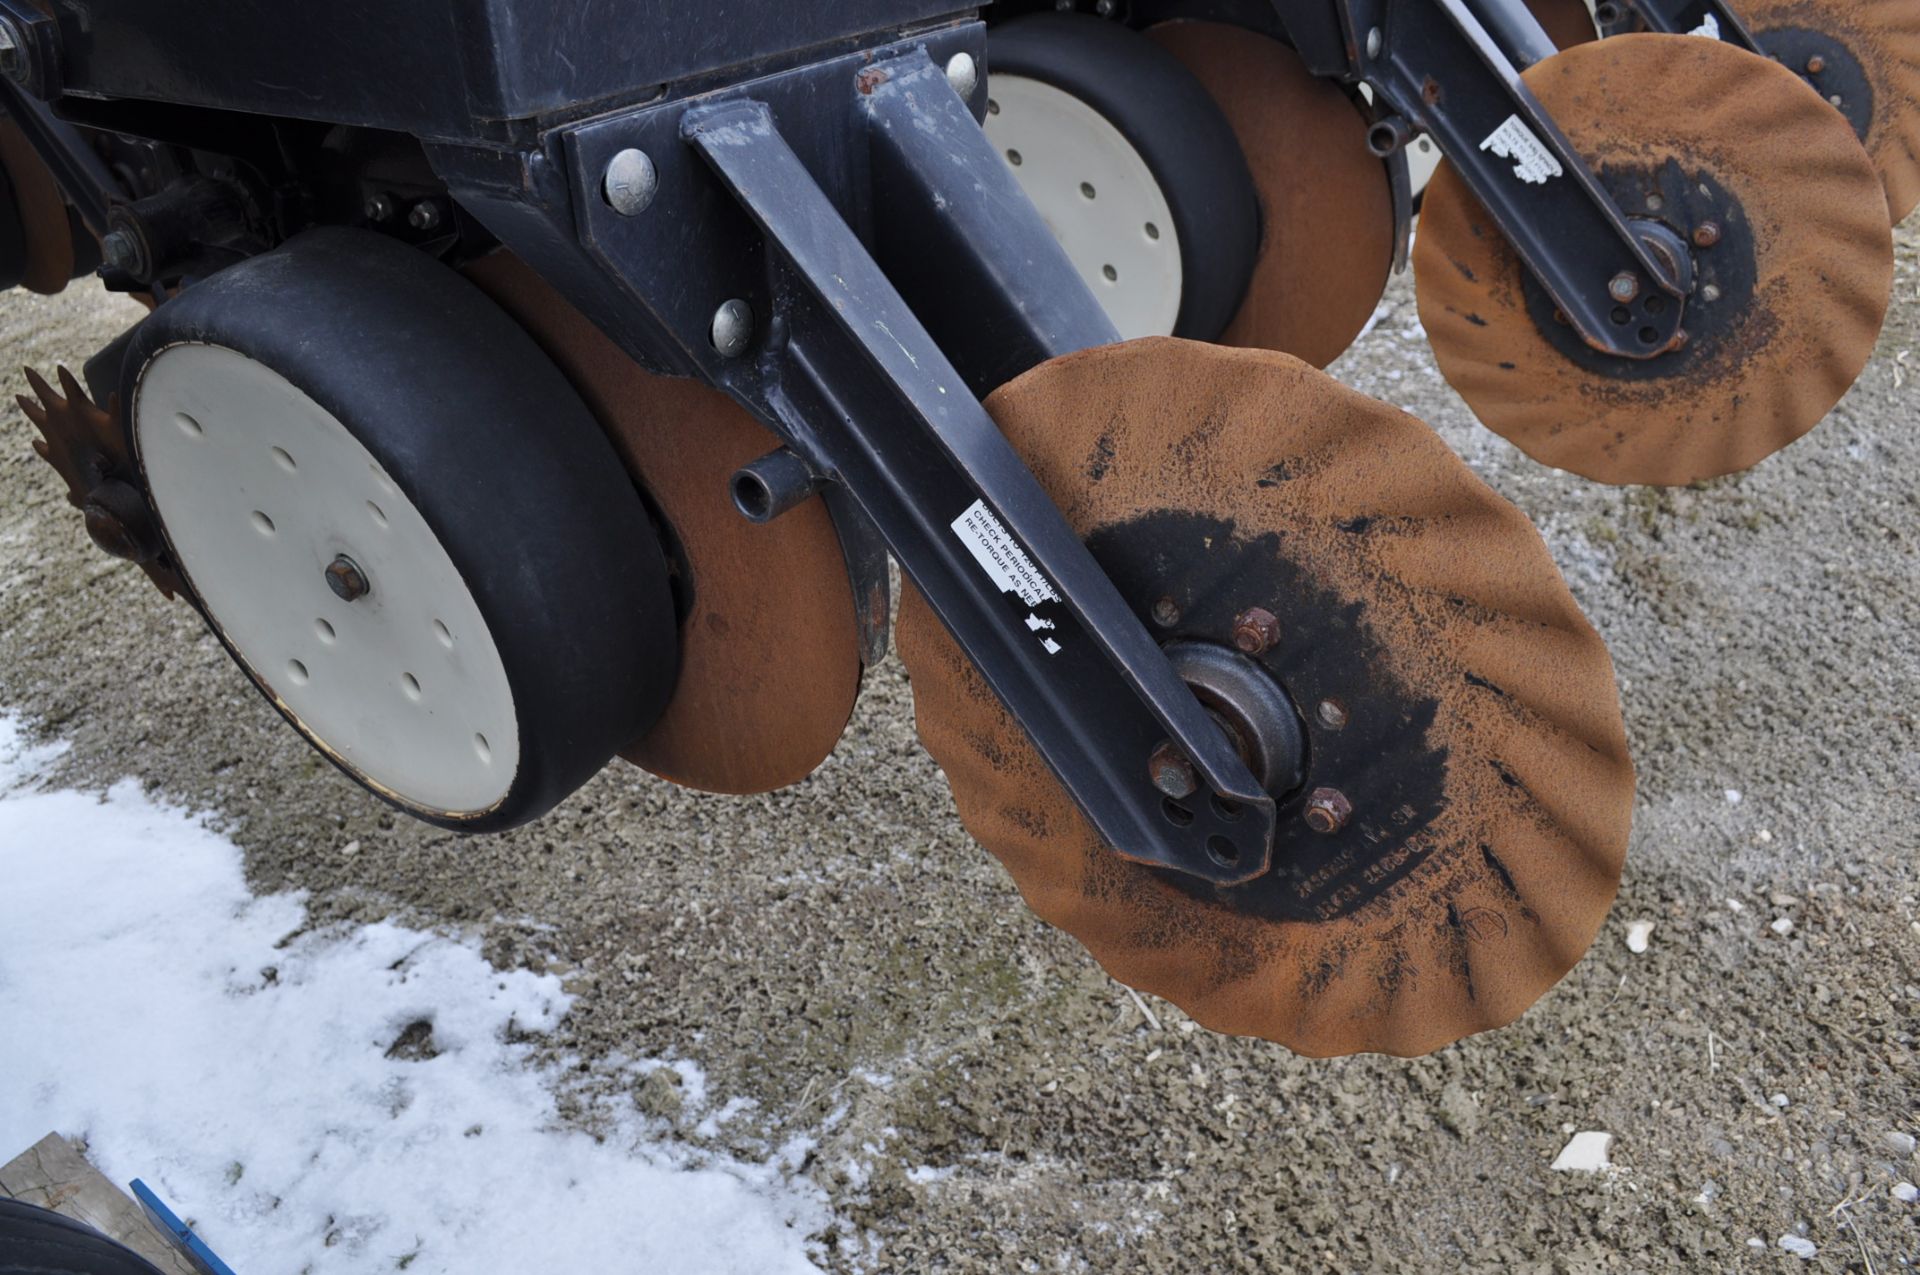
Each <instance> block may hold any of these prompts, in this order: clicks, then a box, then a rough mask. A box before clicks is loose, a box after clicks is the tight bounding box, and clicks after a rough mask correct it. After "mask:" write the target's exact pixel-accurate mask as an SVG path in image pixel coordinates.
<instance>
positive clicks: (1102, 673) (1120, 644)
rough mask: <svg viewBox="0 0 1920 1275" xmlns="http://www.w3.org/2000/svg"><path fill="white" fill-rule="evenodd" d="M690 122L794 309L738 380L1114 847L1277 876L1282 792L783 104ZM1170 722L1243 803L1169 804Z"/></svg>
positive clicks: (1198, 866)
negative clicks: (1263, 775)
mask: <svg viewBox="0 0 1920 1275" xmlns="http://www.w3.org/2000/svg"><path fill="white" fill-rule="evenodd" d="M683 135H684V136H685V137H686V139H687V141H688V142H689V143H690V144H691V145H693V146H694V147H695V148H696V149H697V150H698V151H699V152H700V153H701V154H702V155H703V156H704V157H705V158H706V160H707V162H708V163H709V164H710V165H712V167H713V170H714V172H715V173H717V174H718V175H719V177H720V180H721V181H722V182H723V183H724V184H725V185H726V187H727V188H728V189H729V190H730V191H731V192H732V193H733V195H734V197H735V198H736V199H738V200H739V202H740V205H741V207H743V208H744V209H745V210H746V211H747V213H748V214H749V215H750V216H751V217H752V218H753V220H754V222H755V224H756V225H757V226H758V227H759V228H760V230H761V231H762V233H763V234H764V235H765V238H766V243H767V246H768V249H769V252H770V253H771V254H772V255H773V257H774V258H775V261H774V266H775V277H776V290H777V296H778V302H779V307H780V313H781V314H782V315H784V316H785V317H786V318H787V320H788V321H787V322H786V323H785V324H784V325H783V327H782V330H781V332H780V334H779V335H777V336H775V337H773V338H772V339H770V341H769V343H768V348H767V349H766V350H764V351H763V353H762V355H761V358H760V366H759V367H758V368H757V369H756V370H755V373H754V375H755V376H757V377H758V378H760V379H761V382H762V385H761V388H760V389H759V390H758V392H756V391H755V389H754V388H753V387H750V386H747V385H744V384H741V385H737V388H736V392H745V393H747V394H748V395H750V396H753V397H759V398H761V399H762V401H764V402H765V404H766V407H767V408H768V410H769V412H770V414H771V415H772V417H773V418H774V420H775V421H776V423H777V424H779V425H780V426H781V427H782V428H783V429H784V430H785V431H786V432H788V433H789V435H790V438H791V443H792V445H793V446H794V447H795V448H796V450H798V451H799V452H800V453H801V455H803V456H805V457H806V458H807V459H808V461H809V463H811V464H813V465H814V466H815V467H816V468H818V469H819V470H821V471H822V472H824V473H827V474H830V475H832V476H833V477H835V478H837V479H838V480H840V481H842V482H844V483H845V484H846V485H847V488H848V490H849V491H850V492H852V493H853V494H854V496H855V498H856V499H857V500H858V501H859V502H860V503H861V505H862V506H863V507H864V509H865V510H866V512H867V514H868V516H869V517H870V518H871V519H872V520H873V522H874V525H875V526H877V527H878V528H879V529H880V532H881V534H882V535H883V536H884V537H885V538H886V540H887V542H888V544H889V545H890V546H891V548H892V550H893V552H894V555H895V556H896V557H897V558H898V559H899V560H900V562H901V564H902V567H903V568H904V569H905V570H906V572H907V573H908V574H909V575H910V576H911V577H912V578H913V580H914V583H915V585H916V586H917V587H918V588H919V589H920V590H921V592H922V593H923V594H924V595H925V596H926V598H927V600H928V601H929V603H931V605H932V606H933V608H934V610H935V611H936V612H937V613H938V614H939V615H940V617H941V618H942V620H943V621H945V623H946V624H947V626H948V628H949V629H950V630H952V631H953V633H954V634H955V636H956V637H957V638H958V640H959V641H960V643H961V645H962V646H963V648H964V649H965V650H966V651H967V653H968V655H969V656H970V657H971V658H972V659H973V660H974V662H975V664H976V665H977V666H978V667H979V668H980V669H981V671H982V672H983V674H984V675H985V676H986V678H987V680H988V682H989V683H990V684H991V685H992V686H993V687H994V689H995V690H996V691H997V692H998V693H999V694H1000V696H1001V698H1002V699H1003V700H1004V701H1006V702H1007V703H1009V704H1012V705H1017V706H1018V707H1017V712H1018V715H1019V717H1020V721H1021V724H1022V726H1024V727H1025V728H1026V730H1027V732H1028V734H1029V735H1030V736H1031V737H1032V738H1033V740H1034V742H1035V744H1036V745H1037V746H1038V748H1039V750H1040V752H1041V754H1042V755H1043V756H1044V757H1045V758H1046V759H1047V762H1048V764H1049V765H1051V766H1052V767H1053V769H1054V771H1055V773H1056V774H1058V775H1059V777H1060V779H1061V781H1062V782H1063V783H1064V784H1065V785H1066V787H1067V789H1068V791H1069V792H1070V793H1072V794H1073V796H1074V798H1075V800H1076V801H1077V802H1078V803H1079V805H1080V807H1081V808H1082V809H1083V810H1084V811H1085V812H1086V813H1087V815H1088V817H1089V818H1090V819H1091V820H1092V822H1093V824H1094V826H1095V827H1096V828H1097V829H1098V830H1099V832H1100V833H1101V835H1102V836H1103V837H1104V838H1105V839H1106V840H1107V841H1108V842H1109V843H1110V844H1111V845H1113V846H1115V847H1117V848H1121V850H1122V852H1123V853H1125V854H1127V855H1128V856H1129V857H1132V858H1136V859H1139V860H1141V861H1143V862H1149V863H1153V864H1157V865H1160V866H1164V867H1168V868H1174V869H1177V870H1179V871H1183V872H1188V873H1192V874H1194V875H1197V876H1201V877H1204V878H1206V879H1208V880H1211V881H1215V882H1218V883H1221V884H1233V883H1237V882H1240V881H1244V880H1247V879H1250V878H1251V877H1253V876H1257V875H1259V874H1260V873H1262V872H1264V871H1265V870H1266V869H1267V866H1268V863H1269V859H1270V855H1271V846H1272V838H1273V828H1274V820H1275V809H1274V801H1273V798H1272V797H1270V796H1269V795H1268V794H1267V793H1266V792H1265V791H1264V790H1262V789H1261V787H1260V785H1259V784H1258V783H1257V782H1256V781H1255V779H1254V777H1253V776H1252V774H1251V773H1249V772H1248V770H1247V768H1246V765H1245V764H1244V763H1243V762H1242V761H1241V760H1240V758H1239V756H1238V755H1237V754H1236V753H1235V752H1234V751H1233V749H1232V748H1231V747H1230V745H1229V744H1228V742H1227V739H1226V737H1225V735H1224V734H1222V732H1221V731H1220V729H1219V728H1218V727H1217V726H1216V725H1215V724H1214V722H1213V721H1212V720H1211V718H1209V717H1208V715H1207V713H1206V712H1205V710H1204V709H1202V708H1201V706H1200V704H1199V701H1198V700H1196V699H1195V698H1194V696H1193V694H1192V692H1191V691H1189V690H1188V689H1187V687H1186V686H1185V684H1184V683H1182V682H1181V681H1180V680H1179V678H1178V676H1177V675H1176V674H1175V673H1174V671H1173V668H1172V666H1171V665H1170V664H1169V663H1168V662H1167V659H1166V657H1165V656H1164V655H1162V654H1161V652H1160V650H1159V648H1158V647H1157V646H1156V645H1155V644H1154V642H1153V640H1152V639H1151V638H1150V637H1149V636H1148V634H1147V632H1146V629H1145V627H1144V626H1143V625H1142V624H1141V622H1140V620H1139V619H1138V617H1136V616H1135V615H1134V613H1133V611H1132V610H1131V609H1130V608H1129V607H1128V605H1127V603H1126V601H1125V600H1124V599H1123V598H1122V597H1121V596H1120V594H1119V592H1118V590H1116V589H1115V588H1114V586H1113V584H1112V582H1111V581H1110V580H1108V579H1107V576H1106V574H1105V573H1104V572H1103V571H1102V570H1101V569H1100V567H1099V565H1098V564H1097V563H1095V562H1094V560H1093V558H1092V556H1091V555H1090V554H1088V552H1087V550H1086V548H1085V546H1083V545H1082V544H1081V543H1080V541H1079V539H1078V537H1076V536H1075V535H1074V533H1073V531H1072V529H1071V528H1069V527H1068V526H1067V524H1066V522H1065V520H1064V519H1063V518H1061V516H1060V513H1059V511H1058V510H1057V509H1056V508H1055V507H1054V505H1053V503H1052V502H1051V501H1050V500H1049V499H1048V498H1047V495H1046V493H1045V492H1044V491H1043V490H1042V489H1041V487H1040V485H1039V483H1038V482H1037V481H1036V480H1035V479H1034V477H1033V475H1032V474H1031V473H1030V472H1029V471H1028V470H1027V468H1026V466H1025V465H1024V464H1023V463H1022V462H1021V460H1020V458H1019V457H1018V456H1017V455H1016V454H1015V453H1014V451H1013V449H1012V447H1011V446H1010V445H1009V444H1008V443H1007V442H1006V440H1005V439H1004V438H1003V437H1002V436H1001V434H1000V432H999V431H998V429H996V428H995V426H994V424H993V420H992V418H991V417H989V416H988V415H987V413H986V409H985V408H984V407H982V406H981V404H980V402H979V400H978V399H976V398H975V397H974V394H973V393H972V391H971V390H970V389H969V387H968V385H967V382H966V381H965V379H963V378H962V377H961V375H960V374H959V372H958V371H957V370H955V368H954V367H953V365H952V363H951V362H950V361H949V360H948V359H947V357H946V356H945V354H944V353H943V352H942V351H941V349H940V348H939V346H938V345H936V344H935V343H934V341H933V339H932V338H931V337H930V336H929V335H928V333H927V331H926V329H925V327H923V326H922V324H921V323H920V321H919V319H918V318H917V317H916V316H915V315H914V313H913V311H912V310H911V309H909V308H908V306H907V305H906V303H905V301H904V300H902V299H901V297H900V295H899V294H898V293H897V292H896V291H895V290H894V288H893V286H892V284H891V283H890V282H889V281H888V280H887V278H886V276H885V275H884V274H882V273H881V271H880V269H879V267H878V266H877V265H876V264H875V263H874V261H873V258H872V257H871V256H870V255H869V254H868V252H867V250H866V248H865V246H864V245H863V244H862V243H861V242H860V240H859V239H858V237H856V236H855V235H854V233H853V231H852V230H851V229H850V228H849V227H848V226H847V224H846V222H845V221H844V220H842V218H841V217H840V215H839V214H838V212H837V211H836V210H835V208H834V206H833V204H832V202H831V201H830V200H829V199H828V198H827V196H826V195H825V193H824V192H822V191H821V189H820V188H819V186H818V185H817V184H816V183H815V182H814V180H813V177H812V175H811V174H810V173H809V172H808V170H807V168H806V166H805V165H804V164H802V163H801V162H800V159H799V157H798V156H797V155H795V154H794V152H793V150H792V149H791V148H790V147H789V146H788V145H787V143H786V141H785V140H784V139H783V138H782V137H781V134H780V131H779V129H778V128H777V127H776V126H775V123H774V120H773V117H772V114H771V112H770V111H769V110H768V109H767V107H766V106H765V105H764V104H762V103H759V102H755V101H735V102H729V103H726V104H724V105H719V106H713V107H707V108H698V109H695V110H692V111H689V112H688V113H687V115H686V118H685V121H684V123H683ZM979 229H980V230H981V231H982V232H986V231H987V229H988V228H987V227H985V226H982V227H980V228H979ZM728 379H729V380H734V379H735V378H728ZM1167 739H1172V740H1173V741H1174V743H1175V745H1176V746H1177V747H1179V748H1181V749H1182V750H1183V751H1184V752H1185V753H1186V754H1187V755H1188V756H1189V757H1190V758H1192V759H1193V761H1194V763H1195V765H1196V767H1197V768H1198V769H1199V770H1200V772H1201V773H1202V775H1203V776H1204V777H1205V779H1206V781H1207V783H1208V785H1209V786H1210V788H1211V789H1212V791H1213V792H1214V793H1215V794H1216V795H1217V796H1218V797H1219V798H1221V799H1222V800H1223V801H1226V802H1230V803H1233V805H1231V806H1229V807H1228V808H1227V809H1228V810H1229V811H1231V812H1233V813H1231V814H1229V813H1222V812H1221V811H1220V810H1218V809H1216V808H1214V806H1213V805H1211V804H1210V803H1195V804H1196V805H1199V806H1200V811H1201V813H1200V814H1199V815H1198V817H1196V818H1195V819H1194V820H1193V822H1192V823H1191V824H1189V825H1187V826H1185V827H1182V826H1180V825H1179V824H1177V823H1175V822H1174V821H1173V820H1171V819H1169V818H1168V817H1167V816H1166V814H1165V813H1164V810H1163V805H1162V801H1163V799H1162V796H1161V794H1160V793H1159V791H1158V790H1157V789H1155V788H1154V786H1153V784H1152V783H1151V781H1150V779H1149V775H1148V768H1147V761H1148V758H1149V756H1150V755H1151V753H1152V751H1153V749H1154V748H1155V747H1156V746H1157V745H1158V744H1159V743H1160V742H1161V741H1163V740H1167ZM1236 808H1237V809H1236Z"/></svg>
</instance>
